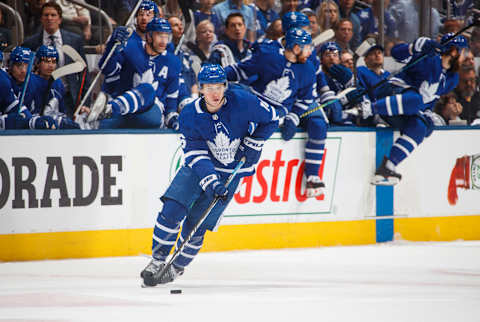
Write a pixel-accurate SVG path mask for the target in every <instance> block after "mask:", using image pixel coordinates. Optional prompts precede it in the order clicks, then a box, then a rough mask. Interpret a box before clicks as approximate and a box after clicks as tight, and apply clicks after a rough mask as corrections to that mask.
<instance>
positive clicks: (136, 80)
mask: <svg viewBox="0 0 480 322" xmlns="http://www.w3.org/2000/svg"><path fill="white" fill-rule="evenodd" d="M143 83H148V84H151V85H152V86H153V89H154V90H157V88H158V81H155V79H154V77H153V71H152V70H151V69H147V70H146V71H145V72H144V73H143V74H142V75H140V74H138V73H135V74H134V75H133V87H137V86H138V85H140V84H143Z"/></svg>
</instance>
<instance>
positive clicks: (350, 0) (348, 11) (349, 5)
mask: <svg viewBox="0 0 480 322" xmlns="http://www.w3.org/2000/svg"><path fill="white" fill-rule="evenodd" d="M354 5H355V0H339V9H340V18H344V19H349V20H350V22H351V24H352V31H353V35H352V39H351V40H350V47H351V48H352V49H353V50H355V49H356V48H357V46H358V45H360V43H361V42H362V38H361V37H362V35H361V31H362V27H361V25H360V19H359V18H358V16H357V15H356V14H355V13H354V12H353V6H354Z"/></svg>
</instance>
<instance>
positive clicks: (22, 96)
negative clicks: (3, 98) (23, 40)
mask: <svg viewBox="0 0 480 322" xmlns="http://www.w3.org/2000/svg"><path fill="white" fill-rule="evenodd" d="M30 55H31V56H30V60H29V61H28V67H27V75H26V76H25V81H24V82H23V88H22V95H20V101H19V103H18V114H20V110H21V108H22V105H23V100H24V99H25V92H26V91H27V87H28V83H29V82H30V75H32V66H33V61H34V60H35V55H34V53H33V52H32V53H30Z"/></svg>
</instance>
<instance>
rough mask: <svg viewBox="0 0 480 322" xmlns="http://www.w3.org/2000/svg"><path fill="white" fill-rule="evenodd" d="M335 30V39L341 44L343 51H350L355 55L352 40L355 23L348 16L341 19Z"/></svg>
mask: <svg viewBox="0 0 480 322" xmlns="http://www.w3.org/2000/svg"><path fill="white" fill-rule="evenodd" d="M334 30H335V40H334V41H335V42H336V43H337V44H338V45H339V46H340V48H341V49H342V52H350V53H351V54H352V55H353V50H352V48H351V42H350V41H351V40H352V37H353V23H352V22H351V21H350V20H349V19H346V18H343V19H340V21H339V22H338V24H337V25H336V26H335V29H334Z"/></svg>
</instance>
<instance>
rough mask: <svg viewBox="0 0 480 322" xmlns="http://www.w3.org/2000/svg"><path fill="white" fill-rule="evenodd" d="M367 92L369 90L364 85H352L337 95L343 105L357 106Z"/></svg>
mask: <svg viewBox="0 0 480 322" xmlns="http://www.w3.org/2000/svg"><path fill="white" fill-rule="evenodd" d="M366 94H367V91H366V90H365V89H364V88H363V87H357V88H353V87H351V88H347V89H346V90H344V91H342V92H340V93H338V95H337V97H338V99H339V100H340V103H342V105H343V106H347V105H348V106H355V105H357V104H358V103H360V102H361V101H363V96H364V95H366Z"/></svg>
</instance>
